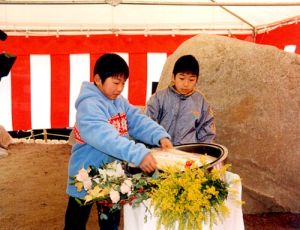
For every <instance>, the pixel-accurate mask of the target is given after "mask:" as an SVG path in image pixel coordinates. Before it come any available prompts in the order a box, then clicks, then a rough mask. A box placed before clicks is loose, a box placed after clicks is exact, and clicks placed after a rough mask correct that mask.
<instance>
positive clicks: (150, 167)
mask: <svg viewBox="0 0 300 230" xmlns="http://www.w3.org/2000/svg"><path fill="white" fill-rule="evenodd" d="M156 164H157V163H156V160H155V159H154V157H153V155H152V153H151V152H149V153H148V154H147V155H146V156H145V157H144V159H143V160H142V162H141V163H140V165H139V167H140V168H141V169H142V170H143V172H145V173H151V172H153V171H154V170H155V169H156V168H157V167H156Z"/></svg>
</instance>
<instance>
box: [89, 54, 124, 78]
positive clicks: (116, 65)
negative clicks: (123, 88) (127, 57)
mask: <svg viewBox="0 0 300 230" xmlns="http://www.w3.org/2000/svg"><path fill="white" fill-rule="evenodd" d="M96 74H99V76H100V79H101V81H102V82H105V80H106V79H107V78H108V77H113V76H118V75H123V76H124V77H125V79H127V78H128V76H129V68H128V65H127V63H126V62H125V61H124V59H123V58H122V57H120V56H119V55H118V54H114V53H106V54H103V55H102V56H101V57H99V58H98V60H97V61H96V64H95V66H94V76H95V75H96Z"/></svg>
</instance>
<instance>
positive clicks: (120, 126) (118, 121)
mask: <svg viewBox="0 0 300 230" xmlns="http://www.w3.org/2000/svg"><path fill="white" fill-rule="evenodd" d="M108 122H109V123H110V124H112V125H113V126H114V127H115V128H116V130H118V132H119V134H120V135H121V136H126V135H127V134H128V127H127V118H126V114H125V113H124V112H122V113H118V114H117V115H114V116H112V117H111V118H109V119H108Z"/></svg>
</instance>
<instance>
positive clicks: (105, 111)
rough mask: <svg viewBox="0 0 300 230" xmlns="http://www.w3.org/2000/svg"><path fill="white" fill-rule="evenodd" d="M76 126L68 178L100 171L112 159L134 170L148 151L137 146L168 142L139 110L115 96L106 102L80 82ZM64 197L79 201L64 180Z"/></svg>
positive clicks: (156, 125)
mask: <svg viewBox="0 0 300 230" xmlns="http://www.w3.org/2000/svg"><path fill="white" fill-rule="evenodd" d="M75 107H76V109H77V113H76V125H75V127H74V137H75V140H76V143H75V144H74V146H73V148H72V155H71V158H70V161H69V176H74V175H76V174H77V173H78V171H79V170H80V169H81V168H82V167H84V168H85V169H86V168H87V167H88V166H90V165H93V166H96V167H100V166H101V165H103V164H105V163H109V162H112V161H114V160H116V159H119V160H125V161H128V162H130V163H133V164H134V165H136V166H138V165H139V164H140V163H141V161H142V160H143V159H144V157H145V155H146V154H147V153H149V152H150V150H149V149H148V148H147V147H146V146H145V145H144V144H142V143H136V142H135V141H134V140H132V139H129V135H130V137H132V138H133V139H135V140H138V141H140V142H143V143H146V144H149V145H152V146H159V140H160V139H161V138H164V137H167V138H170V136H169V134H168V133H167V132H166V131H165V130H164V128H163V127H161V126H159V125H158V124H157V123H156V122H154V121H153V120H151V119H150V118H149V117H147V116H146V115H143V114H141V112H140V109H138V108H135V107H134V106H132V105H130V104H129V103H128V101H127V100H126V99H125V98H124V97H122V96H119V97H118V98H117V99H116V100H110V99H108V98H107V97H106V96H105V95H104V94H103V93H102V92H101V91H100V90H99V89H98V88H97V87H96V86H95V85H94V84H93V83H90V82H84V83H83V84H82V87H81V91H80V93H79V96H78V98H77V100H76V103H75ZM67 193H68V194H69V195H70V196H73V197H79V198H81V197H83V196H84V195H85V192H84V191H82V192H80V193H79V192H77V190H76V187H75V186H74V185H70V179H69V180H68V186H67Z"/></svg>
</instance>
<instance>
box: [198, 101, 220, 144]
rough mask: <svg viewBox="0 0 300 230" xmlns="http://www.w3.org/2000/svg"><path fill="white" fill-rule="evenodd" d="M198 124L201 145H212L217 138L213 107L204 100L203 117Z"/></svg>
mask: <svg viewBox="0 0 300 230" xmlns="http://www.w3.org/2000/svg"><path fill="white" fill-rule="evenodd" d="M198 121H199V122H197V124H196V131H197V134H196V135H197V140H198V142H201V143H203V142H204V143H212V142H213V140H214V139H215V137H216V127H215V122H214V115H213V111H212V109H211V107H210V106H209V105H208V103H207V102H206V101H205V100H204V101H203V106H202V111H201V117H200V119H199V120H198Z"/></svg>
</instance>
